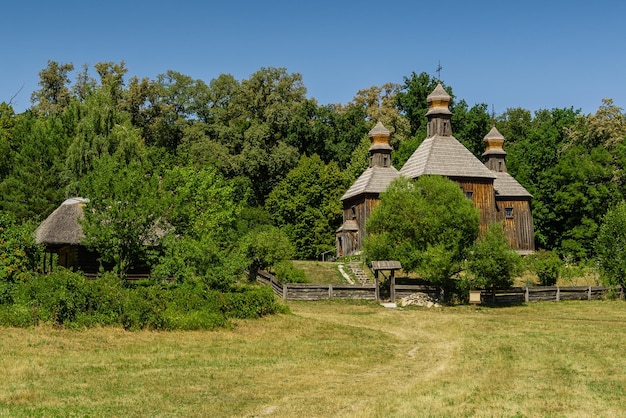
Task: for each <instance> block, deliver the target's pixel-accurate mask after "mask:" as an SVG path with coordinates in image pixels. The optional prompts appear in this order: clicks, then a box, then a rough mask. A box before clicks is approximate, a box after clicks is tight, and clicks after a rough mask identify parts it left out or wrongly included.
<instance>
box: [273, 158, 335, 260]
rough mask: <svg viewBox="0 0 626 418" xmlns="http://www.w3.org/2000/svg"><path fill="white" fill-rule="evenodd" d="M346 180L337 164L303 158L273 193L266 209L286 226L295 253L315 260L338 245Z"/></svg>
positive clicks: (276, 221) (279, 222)
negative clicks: (336, 234) (336, 241)
mask: <svg viewBox="0 0 626 418" xmlns="http://www.w3.org/2000/svg"><path fill="white" fill-rule="evenodd" d="M344 188H345V183H344V181H343V176H342V175H341V172H340V170H339V167H338V166H337V164H335V163H333V162H331V163H328V164H324V162H323V161H322V160H321V159H320V157H319V156H317V155H316V154H314V155H313V156H311V157H306V156H304V157H302V158H301V159H300V162H299V164H298V166H297V167H296V168H294V169H293V170H291V171H290V172H289V173H288V174H287V176H286V177H285V178H284V179H283V181H281V182H280V183H279V184H278V185H277V186H276V187H275V188H274V190H272V192H271V193H270V195H269V197H268V199H267V201H266V205H265V208H266V209H267V211H268V212H269V213H270V216H271V219H272V222H273V223H274V225H276V226H278V227H280V228H282V229H284V231H285V233H286V234H287V236H288V237H289V239H290V240H291V242H293V244H294V245H295V247H296V252H295V256H296V257H297V258H300V259H315V258H316V257H317V256H318V255H319V254H320V253H322V252H325V251H329V250H331V249H333V248H334V246H335V238H334V232H335V230H336V229H337V228H338V227H339V226H340V225H341V219H342V209H341V202H340V201H339V199H340V197H341V191H342V190H344Z"/></svg>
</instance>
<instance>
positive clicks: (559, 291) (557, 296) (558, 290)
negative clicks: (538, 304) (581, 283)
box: [556, 286, 561, 302]
mask: <svg viewBox="0 0 626 418" xmlns="http://www.w3.org/2000/svg"><path fill="white" fill-rule="evenodd" d="M560 300H561V288H560V287H558V286H557V287H556V301H557V302H559V301H560Z"/></svg>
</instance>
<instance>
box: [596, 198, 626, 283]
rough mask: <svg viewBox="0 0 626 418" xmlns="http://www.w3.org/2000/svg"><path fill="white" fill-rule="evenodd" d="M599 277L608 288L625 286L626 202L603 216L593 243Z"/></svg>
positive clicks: (622, 202) (620, 203)
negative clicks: (598, 266) (598, 267)
mask: <svg viewBox="0 0 626 418" xmlns="http://www.w3.org/2000/svg"><path fill="white" fill-rule="evenodd" d="M595 250H596V254H597V257H598V262H599V264H600V276H601V278H602V280H603V281H604V283H605V284H606V285H609V286H615V285H621V286H625V285H626V201H623V200H622V201H621V202H619V203H618V204H617V205H616V206H614V207H613V208H611V209H610V210H609V211H608V212H607V213H606V214H605V215H604V218H603V221H602V226H601V227H600V232H599V233H598V238H597V240H596V242H595Z"/></svg>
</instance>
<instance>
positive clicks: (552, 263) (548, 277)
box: [527, 250, 563, 286]
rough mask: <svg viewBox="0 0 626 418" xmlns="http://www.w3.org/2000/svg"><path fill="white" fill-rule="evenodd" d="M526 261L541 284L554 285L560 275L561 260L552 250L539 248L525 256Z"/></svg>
mask: <svg viewBox="0 0 626 418" xmlns="http://www.w3.org/2000/svg"><path fill="white" fill-rule="evenodd" d="M527 263H528V266H529V268H530V270H531V271H532V272H534V273H535V274H536V275H537V277H538V278H539V284H540V285H542V286H554V285H555V284H556V282H557V280H558V279H559V276H560V275H561V269H562V268H563V261H562V260H561V258H560V257H559V256H558V255H557V254H556V253H555V252H553V251H546V250H541V251H537V252H535V253H534V254H531V255H529V256H527Z"/></svg>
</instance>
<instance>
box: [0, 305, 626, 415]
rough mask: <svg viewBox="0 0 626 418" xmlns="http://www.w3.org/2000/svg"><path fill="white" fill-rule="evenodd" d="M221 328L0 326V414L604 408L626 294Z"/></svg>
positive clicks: (618, 380) (327, 313) (616, 385)
mask: <svg viewBox="0 0 626 418" xmlns="http://www.w3.org/2000/svg"><path fill="white" fill-rule="evenodd" d="M289 306H290V308H291V310H292V312H293V314H289V315H276V316H272V317H265V318H262V319H259V320H250V321H238V322H237V325H236V327H235V328H234V329H232V330H218V331H211V332H136V333H130V332H125V331H122V330H118V329H92V330H87V331H82V332H76V331H67V330H55V329H50V328H36V329H13V328H9V329H6V328H5V329H0V348H1V350H2V353H3V356H2V357H1V358H0V367H1V368H2V370H3V373H4V374H3V379H2V380H1V381H0V415H11V416H42V415H44V416H45V415H63V416H67V415H90V416H103V415H104V416H154V415H161V416H281V417H282V416H354V417H357V416H358V417H361V416H372V417H378V416H380V417H382V416H429V415H430V416H446V415H447V416H474V415H479V416H493V415H496V416H502V415H504V416H510V415H523V416H546V415H547V416H550V415H558V416H561V415H601V416H615V415H619V414H621V413H622V411H623V405H624V402H625V401H626V395H624V393H626V376H625V375H624V373H623V370H626V359H625V358H624V356H623V347H624V345H625V344H626V334H625V333H624V332H623V329H624V325H626V309H624V308H625V306H626V305H625V304H624V302H620V301H613V302H602V301H599V302H595V301H594V302H561V303H537V304H530V305H527V306H518V307H507V308H478V309H476V308H472V307H465V306H461V307H452V308H448V307H446V308H441V309H431V310H428V309H419V308H416V309H404V310H399V309H397V310H392V309H384V308H382V307H380V306H378V305H376V304H374V303H366V302H345V301H320V302H312V303H311V302H308V303H307V302H290V303H289Z"/></svg>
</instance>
